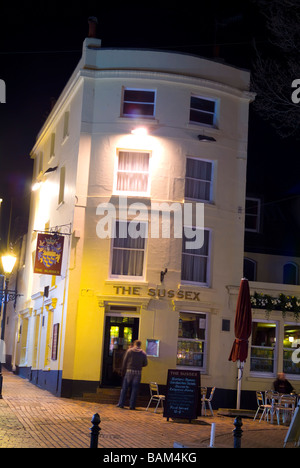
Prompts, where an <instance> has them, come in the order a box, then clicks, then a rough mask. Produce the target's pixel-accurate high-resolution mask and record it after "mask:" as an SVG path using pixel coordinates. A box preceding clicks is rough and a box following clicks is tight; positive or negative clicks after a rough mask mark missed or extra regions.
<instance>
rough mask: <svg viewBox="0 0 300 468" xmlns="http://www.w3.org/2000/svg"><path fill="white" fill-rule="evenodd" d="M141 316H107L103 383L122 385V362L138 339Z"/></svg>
mask: <svg viewBox="0 0 300 468" xmlns="http://www.w3.org/2000/svg"><path fill="white" fill-rule="evenodd" d="M138 334H139V318H135V317H123V316H106V319H105V333H104V353H103V374H102V375H103V378H102V385H104V386H107V387H120V386H121V385H122V373H121V370H122V362H123V358H124V355H125V352H126V351H127V349H128V348H129V346H130V345H131V344H132V343H133V341H134V340H137V339H138Z"/></svg>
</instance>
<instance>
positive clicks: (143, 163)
mask: <svg viewBox="0 0 300 468" xmlns="http://www.w3.org/2000/svg"><path fill="white" fill-rule="evenodd" d="M117 164H118V166H117V181H116V191H117V192H118V193H128V192H132V193H134V194H140V195H148V193H149V165H150V153H145V152H137V151H119V154H118V163H117Z"/></svg>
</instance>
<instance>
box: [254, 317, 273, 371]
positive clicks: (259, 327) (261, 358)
mask: <svg viewBox="0 0 300 468" xmlns="http://www.w3.org/2000/svg"><path fill="white" fill-rule="evenodd" d="M276 335H277V327H276V323H274V322H256V321H254V322H253V323H252V343H251V360H250V370H251V371H252V372H261V373H267V374H274V372H275V359H276V338H277V336H276Z"/></svg>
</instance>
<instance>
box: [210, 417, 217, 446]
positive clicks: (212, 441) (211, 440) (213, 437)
mask: <svg viewBox="0 0 300 468" xmlns="http://www.w3.org/2000/svg"><path fill="white" fill-rule="evenodd" d="M215 434H216V423H212V424H211V431H210V444H209V448H214V443H215Z"/></svg>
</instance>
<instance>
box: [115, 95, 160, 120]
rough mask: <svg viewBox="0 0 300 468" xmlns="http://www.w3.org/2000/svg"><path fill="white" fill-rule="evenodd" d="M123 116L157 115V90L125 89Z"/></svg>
mask: <svg viewBox="0 0 300 468" xmlns="http://www.w3.org/2000/svg"><path fill="white" fill-rule="evenodd" d="M122 115H123V117H135V118H136V117H142V118H151V117H154V115H155V91H154V90H144V89H131V88H126V89H124V95H123V114H122Z"/></svg>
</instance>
